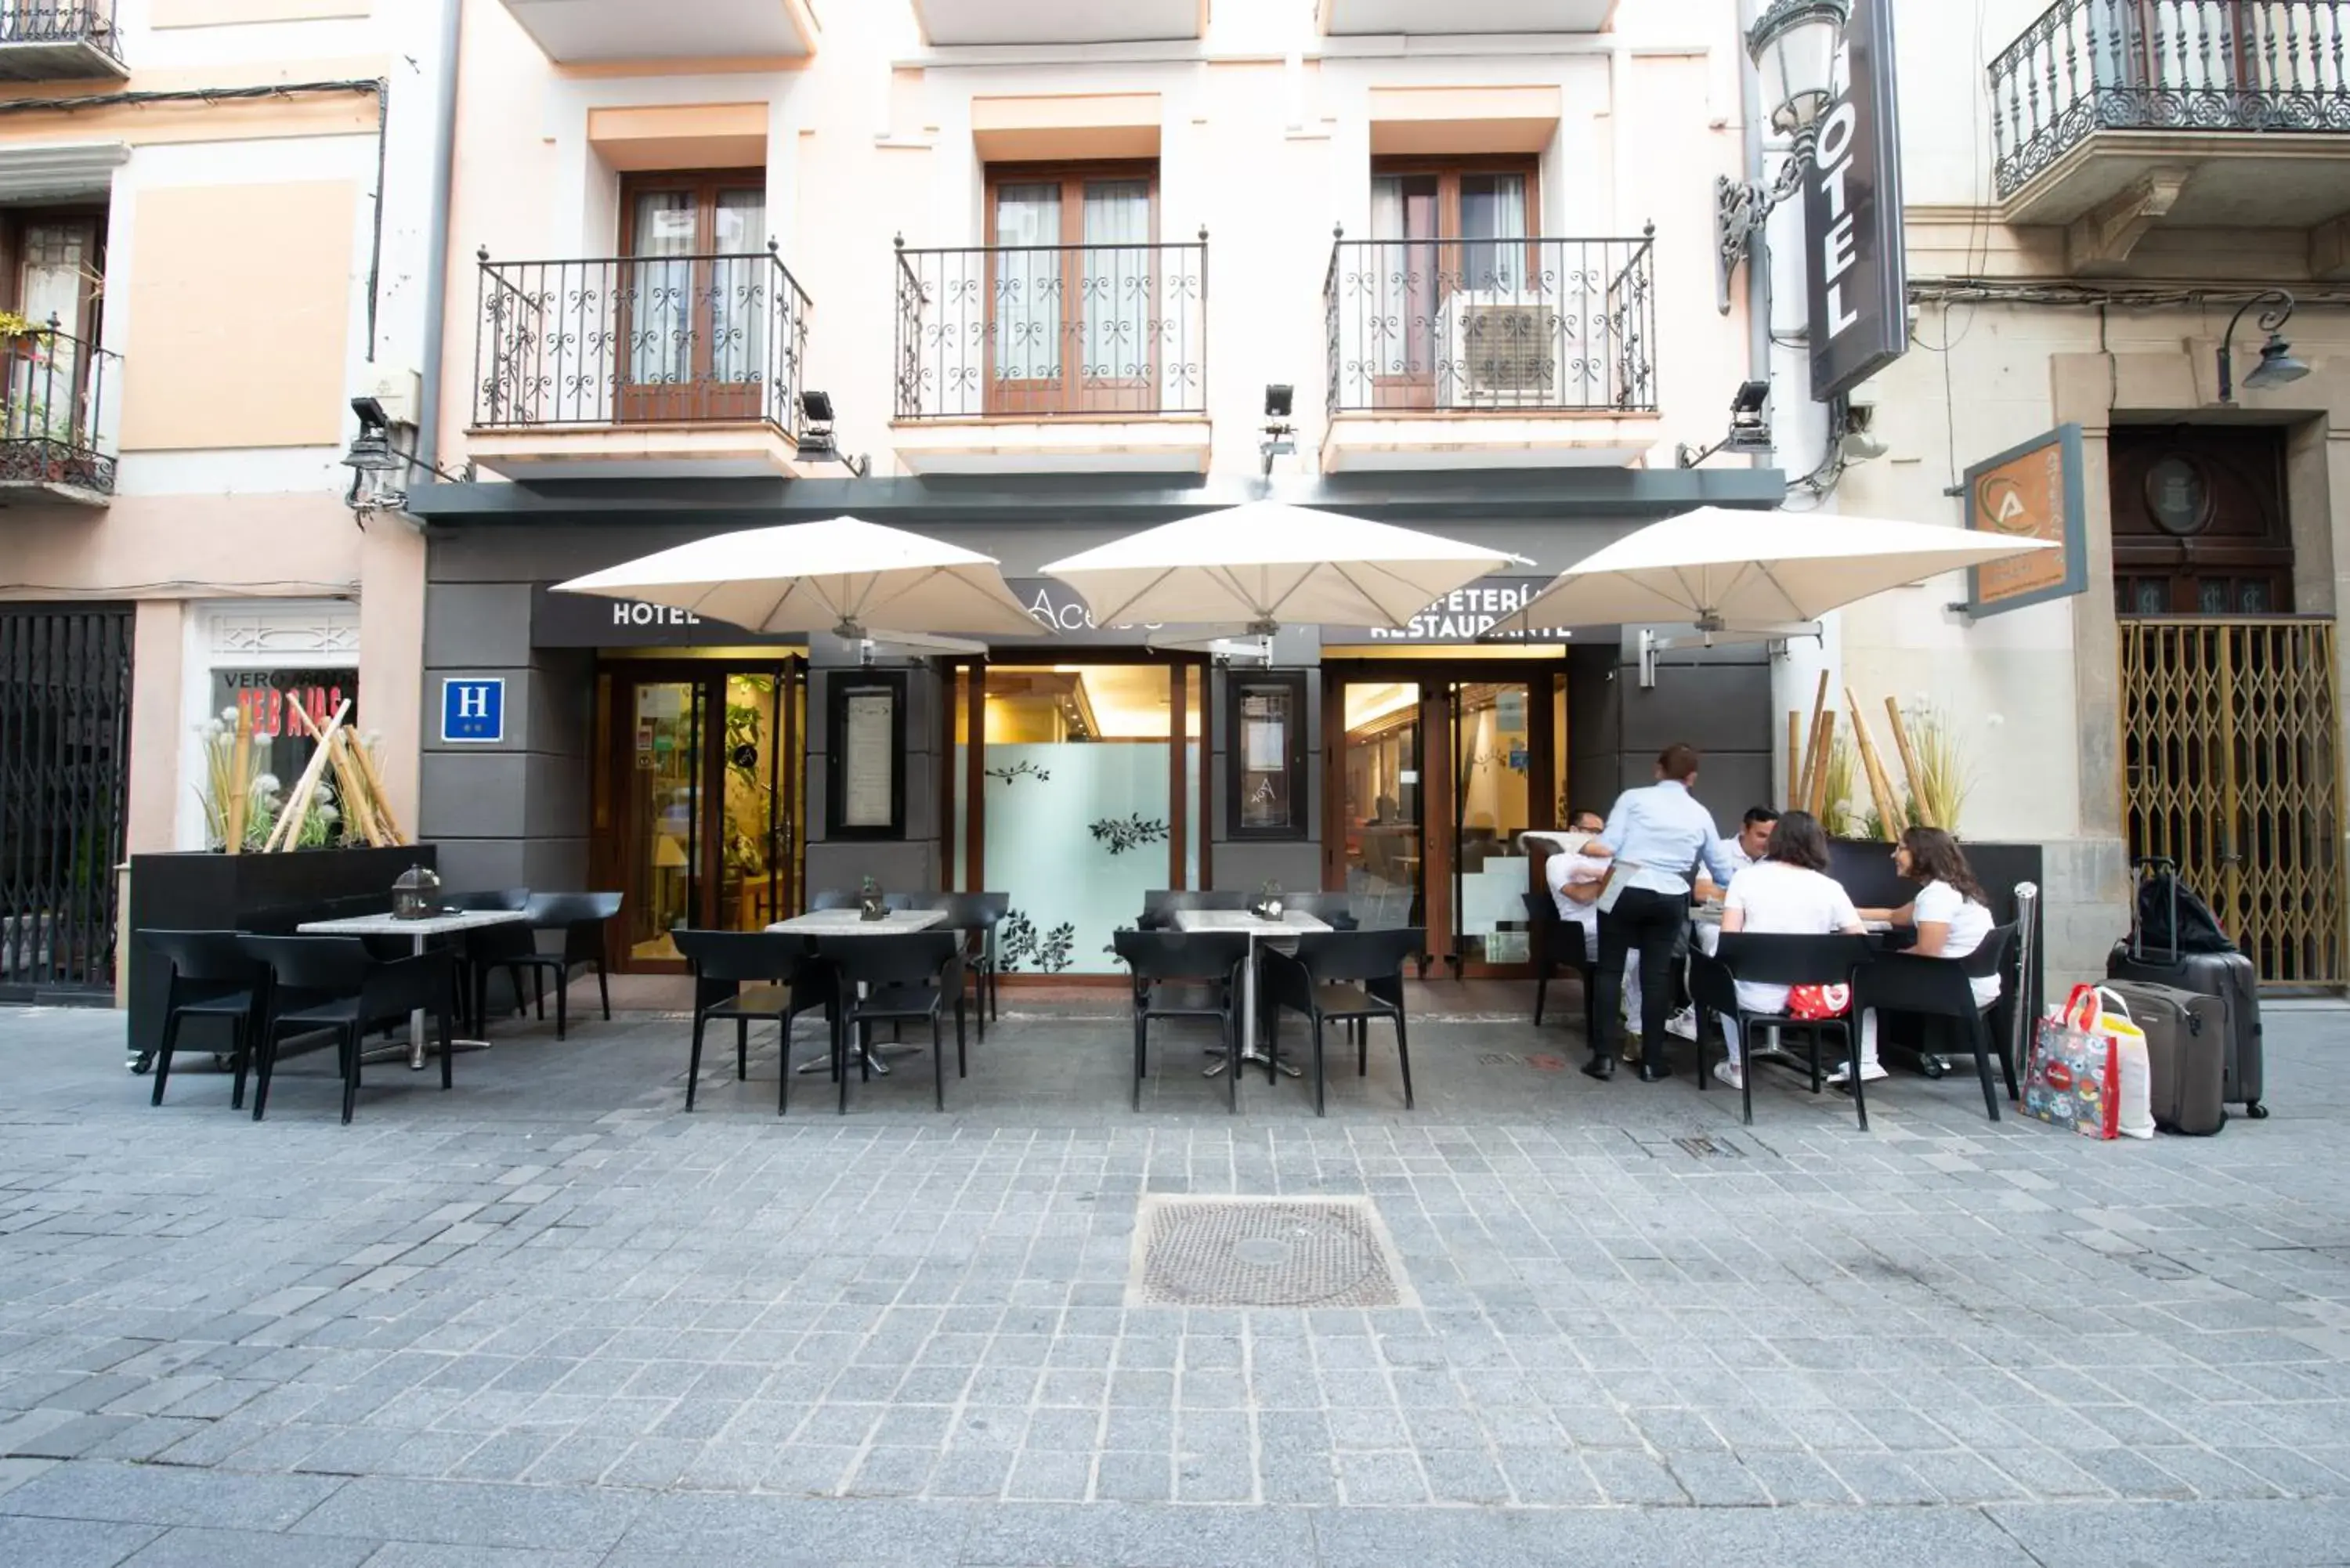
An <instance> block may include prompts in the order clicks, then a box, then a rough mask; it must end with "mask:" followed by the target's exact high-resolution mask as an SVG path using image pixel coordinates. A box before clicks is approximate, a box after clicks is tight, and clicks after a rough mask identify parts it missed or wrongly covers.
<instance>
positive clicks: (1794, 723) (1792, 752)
mask: <svg viewBox="0 0 2350 1568" xmlns="http://www.w3.org/2000/svg"><path fill="white" fill-rule="evenodd" d="M1804 760H1805V759H1804V711H1803V710H1802V709H1801V708H1790V709H1788V710H1787V793H1786V794H1785V795H1784V796H1783V799H1784V800H1785V801H1786V803H1787V805H1788V808H1789V809H1790V810H1792V809H1794V805H1795V796H1796V795H1797V794H1799V793H1801V791H1802V790H1803V787H1804Z"/></svg>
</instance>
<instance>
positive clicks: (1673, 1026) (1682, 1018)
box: [1665, 1007, 1697, 1041]
mask: <svg viewBox="0 0 2350 1568" xmlns="http://www.w3.org/2000/svg"><path fill="white" fill-rule="evenodd" d="M1665 1033H1668V1034H1678V1035H1679V1036H1680V1037H1681V1038H1682V1039H1684V1040H1692V1041H1693V1040H1695V1039H1696V1038H1697V1009H1696V1008H1694V1007H1684V1008H1682V1009H1681V1010H1680V1011H1679V1012H1676V1013H1674V1014H1673V1015H1672V1016H1671V1017H1670V1018H1668V1019H1666V1020H1665Z"/></svg>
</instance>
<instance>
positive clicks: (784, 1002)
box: [670, 930, 838, 1116]
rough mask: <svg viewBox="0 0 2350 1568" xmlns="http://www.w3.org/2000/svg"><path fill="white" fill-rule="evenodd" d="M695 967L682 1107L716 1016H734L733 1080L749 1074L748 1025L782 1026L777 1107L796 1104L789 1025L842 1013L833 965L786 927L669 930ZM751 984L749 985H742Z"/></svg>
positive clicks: (698, 1075) (689, 1098) (697, 1077)
mask: <svg viewBox="0 0 2350 1568" xmlns="http://www.w3.org/2000/svg"><path fill="white" fill-rule="evenodd" d="M670 940H671V941H672V942H674V943H675V944H676V945H677V950H678V952H679V954H680V955H681V957H683V958H684V960H685V961H686V963H687V965H688V967H689V968H691V971H692V972H693V1054H692V1055H691V1057H689V1058H688V1059H687V1064H686V1073H685V1108H686V1109H687V1110H689V1111H690V1110H691V1109H693V1091H694V1088H695V1085H698V1084H700V1083H701V1081H702V1030H703V1028H704V1026H706V1025H707V1024H708V1023H709V1022H710V1021H711V1020H712V1019H713V1018H717V1019H727V1018H731V1019H733V1021H734V1081H735V1082H736V1083H738V1084H739V1083H743V1082H744V1081H746V1080H747V1079H748V1078H749V1077H750V1075H751V1025H752V1024H753V1023H773V1024H774V1025H775V1029H776V1033H777V1037H778V1038H777V1044H776V1055H777V1057H778V1058H779V1063H778V1065H779V1069H780V1070H779V1072H778V1076H779V1077H780V1078H781V1080H782V1082H781V1083H780V1084H779V1085H777V1086H776V1089H775V1114H776V1115H777V1116H782V1115H783V1114H784V1113H785V1109H786V1108H787V1107H788V1106H789V1105H790V1103H791V1094H792V1024H793V1023H795V1022H796V1021H797V1020H798V1018H799V1016H800V1014H802V1013H804V1012H818V1011H821V1012H823V1013H824V1016H825V1018H826V1020H827V1022H830V1021H831V1020H832V1019H833V1018H834V1017H835V1015H836V1014H837V1012H838V1005H837V997H836V993H835V991H834V988H833V982H832V971H830V970H829V969H827V968H826V967H825V966H824V965H823V964H821V963H818V962H817V961H816V955H815V953H814V952H813V951H812V950H810V948H809V946H808V940H807V938H806V937H804V936H792V935H788V934H786V933H785V932H782V931H694V930H678V931H671V933H670ZM746 985H747V986H749V987H751V988H752V989H750V990H749V991H745V990H743V987H744V986H746Z"/></svg>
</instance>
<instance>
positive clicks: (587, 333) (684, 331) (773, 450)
mask: <svg viewBox="0 0 2350 1568" xmlns="http://www.w3.org/2000/svg"><path fill="white" fill-rule="evenodd" d="M808 309H809V305H808V297H807V296H806V294H804V293H803V292H801V289H800V286H799V285H798V283H797V282H795V280H794V279H793V277H792V275H791V273H790V272H789V271H788V270H786V269H785V266H784V265H783V263H782V262H781V261H779V260H778V259H776V256H775V253H774V252H773V251H772V250H770V251H766V252H763V253H760V254H755V255H679V256H659V257H645V256H608V257H602V258H598V259H594V260H587V261H544V262H493V261H491V260H490V259H489V257H488V256H487V255H486V254H484V255H483V257H482V258H481V281H480V300H479V305H478V306H477V314H476V317H475V319H476V324H477V327H476V337H475V346H474V362H473V425H472V433H471V434H470V436H469V437H468V439H467V442H466V446H467V450H468V452H470V454H471V455H472V457H473V461H474V462H478V463H480V464H481V465H482V466H483V467H484V468H487V469H489V470H491V471H492V472H497V473H502V474H504V475H505V476H506V477H508V478H510V479H578V478H590V477H593V478H601V479H673V478H685V477H708V478H741V477H749V476H756V475H772V474H778V473H780V474H784V475H785V476H787V477H796V476H797V475H798V473H799V472H800V471H799V466H798V459H797V455H796V453H797V447H798V438H799V431H800V413H799V392H800V375H801V367H802V366H804V365H805V364H806V362H807V318H808Z"/></svg>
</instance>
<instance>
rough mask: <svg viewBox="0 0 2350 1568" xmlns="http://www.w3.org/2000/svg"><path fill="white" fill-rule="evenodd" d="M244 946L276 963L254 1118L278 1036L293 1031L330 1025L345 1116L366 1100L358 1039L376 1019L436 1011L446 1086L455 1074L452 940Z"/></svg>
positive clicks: (324, 940) (274, 940)
mask: <svg viewBox="0 0 2350 1568" xmlns="http://www.w3.org/2000/svg"><path fill="white" fill-rule="evenodd" d="M240 940H241V944H242V946H243V947H244V950H245V951H247V952H248V953H250V954H252V955H253V957H254V958H255V960H256V961H259V962H261V963H264V964H266V965H267V966H268V967H269V971H270V988H269V996H270V1006H269V1017H268V1023H267V1025H266V1027H265V1028H264V1029H263V1031H262V1033H261V1039H260V1059H259V1063H258V1064H257V1066H256V1067H255V1078H254V1085H253V1119H254V1120H255V1121H259V1120H260V1119H261V1118H262V1115H263V1113H264V1112H265V1111H266V1110H267V1109H268V1106H269V1082H270V1079H271V1077H272V1075H274V1074H275V1073H276V1066H277V1045H278V1041H279V1039H280V1038H281V1037H282V1036H284V1035H285V1034H286V1033H288V1032H289V1031H291V1032H296V1033H299V1032H303V1031H317V1030H327V1031H331V1032H332V1033H334V1035H335V1045H336V1051H337V1054H338V1056H339V1058H340V1061H341V1067H342V1076H343V1120H344V1121H345V1122H346V1123H348V1122H349V1121H350V1119H351V1111H352V1109H353V1107H354V1106H357V1104H358V1103H359V1054H360V1051H359V1046H360V1041H361V1039H362V1037H363V1036H364V1035H365V1034H366V1033H367V1031H368V1030H369V1028H370V1027H371V1026H373V1025H376V1024H380V1023H392V1022H393V1021H395V1020H400V1019H406V1018H408V1017H409V1016H410V1015H411V1014H412V1013H417V1012H429V1013H432V1015H433V1018H434V1020H435V1021H436V1022H437V1023H439V1025H440V1037H441V1086H442V1088H443V1089H446V1088H449V1087H450V1086H451V1085H452V1082H453V1073H452V1065H451V1064H452V1061H453V1059H454V1057H455V1055H456V1053H455V1052H454V1051H452V1049H451V1048H450V1040H449V1020H450V1018H451V1016H452V1014H453V1013H454V1012H456V1011H457V1009H458V1005H459V1004H458V1002H457V965H456V957H455V955H454V953H452V951H451V950H448V949H446V948H440V949H434V950H429V951H426V952H422V953H418V954H416V955H414V956H412V957H408V958H399V959H390V960H385V959H379V958H376V957H373V956H372V955H370V954H369V951H368V950H367V946H366V944H365V943H363V942H360V941H359V940H357V939H355V938H351V937H244V938H242V939H240Z"/></svg>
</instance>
